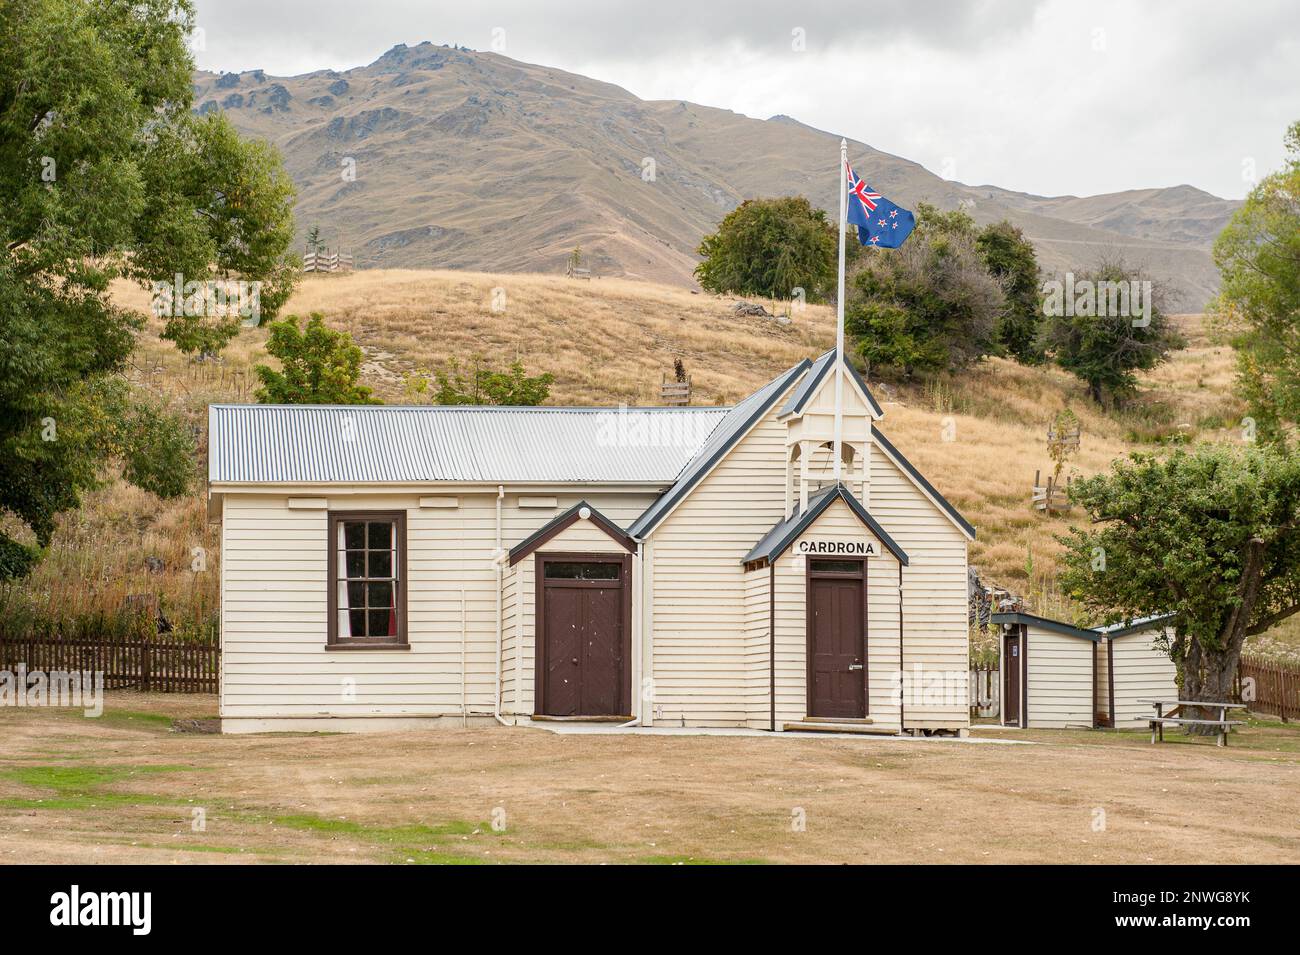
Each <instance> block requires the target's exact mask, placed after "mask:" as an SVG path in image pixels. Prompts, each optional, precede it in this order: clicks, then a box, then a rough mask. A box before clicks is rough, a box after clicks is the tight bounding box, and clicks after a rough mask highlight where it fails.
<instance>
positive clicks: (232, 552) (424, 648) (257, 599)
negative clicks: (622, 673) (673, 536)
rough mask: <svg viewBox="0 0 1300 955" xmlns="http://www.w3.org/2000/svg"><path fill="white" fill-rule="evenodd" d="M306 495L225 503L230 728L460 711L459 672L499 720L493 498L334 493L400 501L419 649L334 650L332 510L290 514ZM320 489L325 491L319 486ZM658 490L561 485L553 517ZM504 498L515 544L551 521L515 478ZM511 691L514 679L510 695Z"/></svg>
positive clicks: (391, 504)
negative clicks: (431, 503) (329, 577)
mask: <svg viewBox="0 0 1300 955" xmlns="http://www.w3.org/2000/svg"><path fill="white" fill-rule="evenodd" d="M349 492H351V493H349ZM304 493H305V492H303V491H302V490H301V489H294V488H286V489H283V490H280V489H277V491H276V493H274V494H258V493H240V494H227V495H226V496H225V498H224V502H223V520H222V554H221V561H222V581H223V585H222V681H221V683H222V686H221V714H222V716H223V718H224V720H225V723H224V725H225V728H226V729H227V730H235V731H238V730H239V729H241V728H243V729H264V728H268V726H267V725H266V724H261V723H257V722H254V721H259V720H261V721H265V720H274V719H277V718H293V717H300V718H301V717H308V718H310V717H336V718H375V717H394V718H400V717H427V716H456V717H460V716H461V715H463V711H462V708H461V701H462V673H463V678H464V691H463V692H464V699H465V701H466V704H467V710H468V713H469V714H470V715H480V716H483V715H490V714H491V713H492V709H493V705H494V701H495V682H496V614H497V589H496V588H497V576H496V575H497V571H496V568H495V567H494V566H493V563H492V557H493V554H494V551H495V548H496V495H495V494H494V493H474V492H465V491H461V492H460V493H459V505H460V506H459V507H456V508H425V509H421V508H420V507H419V498H420V496H421V494H420V493H419V492H418V491H411V492H407V493H375V492H373V491H372V490H370V489H366V488H330V489H329V491H328V493H327V494H326V496H327V497H328V501H329V507H330V508H331V509H333V510H404V511H405V512H406V537H407V555H406V556H407V565H408V566H407V568H406V574H405V577H404V583H405V585H406V587H407V625H408V630H409V642H410V649H409V650H347V651H335V650H326V649H325V644H326V640H327V621H326V616H327V597H326V593H327V591H326V574H327V565H326V561H327V552H326V547H327V542H326V533H327V531H326V528H327V511H325V510H319V509H318V510H291V509H290V508H289V506H288V498H289V497H291V496H294V497H298V496H303V495H304ZM313 493H314V495H315V496H321V491H320V489H316V490H315V491H314V492H313ZM531 493H532V492H531V491H530V494H531ZM653 497H654V495H653V494H649V493H637V494H619V493H597V494H581V495H580V494H576V493H573V492H572V491H564V492H560V493H559V494H558V500H557V512H558V511H560V510H563V509H565V508H567V507H570V506H572V505H573V504H576V503H577V502H578V501H579V500H587V501H588V502H589V503H590V504H591V505H592V506H593V507H595V508H597V509H598V510H600V511H601V512H602V513H603V514H605V515H606V516H607V517H609V519H610V520H612V521H614V522H616V523H619V524H624V525H625V524H627V523H629V522H630V521H631V520H632V519H633V518H635V516H636V515H637V514H639V513H641V511H642V510H644V509H645V507H646V506H648V504H649V502H650V501H651V500H652V499H653ZM502 505H503V506H502V539H503V546H504V547H505V548H507V549H508V548H510V547H512V546H514V545H515V544H517V543H518V542H519V541H521V540H522V539H524V538H525V537H527V536H528V535H529V534H531V533H532V532H533V531H535V530H537V529H538V527H540V526H541V525H543V524H545V523H546V522H547V521H549V520H550V519H551V518H552V517H553V516H554V513H552V512H551V511H548V510H546V509H538V508H524V509H520V508H519V507H518V506H517V495H515V494H513V493H512V492H511V491H510V490H509V487H508V486H507V493H506V498H505V500H504V501H503V502H502ZM602 536H603V535H602ZM605 539H606V540H608V539H609V538H605ZM509 572H510V569H509V568H507V569H506V574H507V580H508V578H509ZM462 597H463V612H462ZM505 599H506V596H505V593H504V590H503V601H504V600H505ZM503 609H504V608H503ZM508 635H509V634H507V636H508ZM462 653H463V656H464V661H465V666H464V669H463V671H462V666H461V661H462ZM514 662H515V661H514V658H513V657H511V659H510V660H509V663H508V665H504V672H503V678H504V677H506V676H507V675H508V676H509V678H510V679H511V681H513V680H514V678H515V677H514V674H515V667H514ZM503 664H504V661H503ZM525 683H526V684H527V681H525ZM509 690H513V682H512V683H511V685H510V686H509V688H508V692H507V694H506V700H507V702H509V701H510V700H511V696H510V693H509ZM240 721H246V725H243V726H241V723H240Z"/></svg>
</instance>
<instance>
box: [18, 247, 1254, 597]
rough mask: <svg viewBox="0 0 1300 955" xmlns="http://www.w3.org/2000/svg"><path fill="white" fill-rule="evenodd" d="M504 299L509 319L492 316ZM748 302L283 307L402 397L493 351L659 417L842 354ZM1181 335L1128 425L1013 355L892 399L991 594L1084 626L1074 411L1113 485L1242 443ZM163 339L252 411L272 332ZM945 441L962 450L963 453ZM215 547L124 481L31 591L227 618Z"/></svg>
mask: <svg viewBox="0 0 1300 955" xmlns="http://www.w3.org/2000/svg"><path fill="white" fill-rule="evenodd" d="M498 288H499V289H503V290H504V294H505V308H504V310H503V311H494V310H493V308H492V302H493V290H494V289H498ZM115 295H116V297H117V299H118V301H119V302H121V303H122V304H124V305H127V306H130V307H134V308H137V309H139V310H141V311H144V310H146V309H147V307H148V294H147V293H146V292H145V291H143V290H141V289H139V288H136V287H133V286H127V285H119V286H118V287H117V288H116V289H115ZM733 301H734V299H733V298H730V297H717V296H711V295H704V294H692V293H690V292H688V291H686V290H683V289H678V288H674V287H669V286H658V285H652V284H648V283H639V282H633V281H628V280H620V279H598V280H592V281H587V282H584V281H573V280H569V279H565V278H561V277H554V276H546V275H491V274H485V273H462V272H416V271H394V270H385V271H363V272H357V273H353V274H350V275H333V276H308V277H306V279H305V281H304V282H303V284H302V286H301V288H300V289H299V290H298V292H297V293H296V294H295V295H294V297H293V298H292V299H291V300H290V302H289V303H288V305H287V307H286V309H285V312H284V313H285V314H298V315H306V314H307V313H309V312H312V311H320V312H323V313H324V314H325V316H326V320H327V322H328V323H329V324H330V325H332V326H335V327H339V328H345V329H347V330H348V331H349V332H351V334H352V335H353V336H354V338H355V339H356V340H357V342H358V343H359V344H360V345H361V346H362V348H363V349H364V350H365V352H366V355H367V363H366V365H365V368H364V378H365V380H366V383H368V384H370V385H372V386H373V387H374V388H375V389H376V392H377V394H378V395H379V396H380V397H382V398H383V399H384V400H386V401H389V402H404V401H408V400H410V399H409V397H408V396H407V394H406V392H405V388H404V380H405V377H406V375H408V374H409V373H411V372H413V371H415V370H417V369H421V368H425V369H428V368H433V367H435V366H437V365H438V364H439V363H440V362H442V361H445V360H446V359H448V358H450V357H460V358H465V357H467V356H469V355H471V354H474V353H481V354H484V355H486V356H489V357H493V358H495V359H498V360H512V359H514V358H515V357H519V358H520V359H522V360H523V362H524V364H525V366H526V367H527V370H528V372H529V373H530V374H537V373H539V372H543V371H549V372H552V373H553V374H554V375H555V376H556V381H555V384H554V386H553V387H552V391H551V399H550V403H552V404H577V405H591V404H613V403H617V402H620V401H626V402H628V403H629V404H653V403H655V402H656V401H657V392H658V386H659V383H660V380H661V377H662V375H663V374H664V373H665V372H668V373H671V370H672V364H673V360H674V358H681V359H682V360H683V361H684V362H685V364H686V367H687V369H688V371H689V372H690V374H691V375H692V378H693V382H694V386H695V395H696V403H697V404H712V403H730V402H734V401H736V400H737V399H739V398H741V397H743V396H745V395H747V394H749V393H750V392H752V391H753V390H754V389H756V388H757V387H758V386H760V385H761V384H763V383H764V382H766V381H768V380H770V379H771V378H772V377H774V376H775V375H776V374H778V373H779V372H780V371H782V370H784V369H786V368H788V367H789V366H790V365H792V364H794V363H795V362H796V361H798V360H799V359H801V358H805V357H810V356H814V355H816V354H818V353H820V352H821V351H823V350H825V349H826V348H827V347H829V346H830V344H832V342H833V337H834V313H833V311H832V310H831V309H829V308H826V307H824V306H808V307H806V308H805V309H803V310H802V311H800V312H797V313H796V314H795V315H794V320H793V321H792V322H791V323H790V324H789V325H785V326H782V325H779V324H777V323H776V322H774V321H772V320H771V319H758V318H740V317H737V316H735V315H734V314H733V313H732V310H731V305H732V303H733ZM768 304H769V308H770V309H771V310H774V311H780V310H782V309H783V308H784V307H785V306H781V305H774V304H773V303H768ZM1179 321H1180V322H1181V324H1182V326H1183V328H1184V332H1185V334H1186V335H1187V337H1188V340H1189V347H1188V348H1187V349H1185V350H1183V351H1180V352H1178V353H1176V354H1175V355H1174V356H1173V357H1172V359H1171V361H1170V362H1168V363H1167V364H1166V365H1163V366H1161V367H1160V368H1159V369H1157V370H1156V371H1155V372H1153V373H1151V374H1149V375H1146V376H1145V377H1144V378H1143V381H1142V392H1141V394H1140V396H1139V397H1138V399H1137V400H1136V401H1135V403H1134V405H1133V406H1132V407H1131V408H1130V409H1129V410H1127V411H1125V412H1122V413H1119V414H1115V413H1104V412H1102V411H1101V410H1099V409H1097V408H1095V407H1094V406H1093V405H1092V404H1091V403H1090V402H1089V400H1088V399H1087V396H1086V394H1085V392H1084V389H1083V387H1082V385H1081V384H1080V383H1079V382H1078V381H1076V380H1075V379H1074V378H1072V377H1071V376H1069V375H1068V374H1066V373H1065V372H1062V371H1060V370H1059V369H1055V368H1026V367H1023V366H1020V365H1017V364H1015V363H1013V362H1009V361H1005V360H1001V359H992V360H989V361H987V362H985V363H983V364H982V365H980V366H979V367H977V368H975V369H973V370H971V371H969V372H967V373H965V374H964V375H962V376H960V377H959V378H955V379H953V380H950V381H945V382H939V383H934V384H931V385H929V386H915V387H905V388H890V387H886V386H879V388H878V395H879V397H880V398H881V399H882V403H883V405H884V407H885V411H886V417H885V420H884V422H883V430H884V431H885V433H886V434H887V435H889V437H890V438H891V439H892V440H893V441H894V442H895V443H896V444H897V445H898V446H899V447H900V448H901V449H902V450H903V452H904V453H905V454H907V455H908V457H909V458H910V459H911V460H912V461H913V463H915V464H916V466H917V467H918V468H919V469H920V470H921V471H922V472H923V473H924V474H925V475H926V476H927V477H928V478H929V479H930V480H931V481H932V482H933V483H934V484H935V486H936V487H938V488H939V490H940V491H942V492H943V493H944V495H946V496H947V497H948V499H949V500H951V501H952V502H953V503H954V504H955V505H956V506H957V507H958V509H960V510H961V511H962V513H963V514H965V515H966V517H967V518H968V519H969V520H970V521H971V522H972V523H973V524H975V526H976V527H977V529H978V531H979V539H978V540H977V541H976V543H975V544H974V545H973V546H972V548H971V563H972V565H973V566H974V567H975V568H976V569H977V570H978V571H979V573H980V574H981V576H982V577H983V578H984V579H985V581H986V582H990V583H994V584H998V585H1001V586H1004V587H1007V588H1009V589H1011V590H1013V591H1015V592H1018V593H1022V594H1025V595H1026V596H1027V597H1028V598H1029V601H1030V604H1031V606H1032V607H1034V608H1035V609H1037V610H1039V612H1044V613H1059V614H1069V613H1070V608H1069V607H1068V605H1066V603H1065V602H1064V601H1063V600H1062V599H1061V598H1060V597H1059V595H1058V594H1057V593H1056V590H1055V586H1054V577H1055V559H1056V556H1057V554H1058V553H1059V544H1057V542H1056V540H1055V536H1056V535H1058V534H1060V533H1063V532H1064V529H1065V528H1066V527H1068V526H1069V525H1070V524H1071V523H1072V522H1079V521H1081V520H1082V519H1083V518H1082V515H1079V514H1077V513H1076V514H1074V515H1072V516H1070V517H1069V518H1060V517H1056V518H1049V517H1045V516H1044V515H1042V514H1040V513H1038V512H1036V511H1034V510H1033V509H1032V508H1031V506H1030V504H1029V494H1030V486H1031V484H1032V482H1033V478H1034V472H1035V470H1038V469H1041V470H1042V471H1043V472H1044V474H1046V472H1047V471H1048V470H1049V469H1050V468H1051V461H1050V459H1049V457H1048V454H1047V442H1046V431H1047V427H1048V424H1049V423H1050V421H1051V419H1052V417H1053V416H1054V415H1055V413H1056V412H1057V411H1058V410H1060V409H1061V408H1065V407H1067V406H1068V407H1070V408H1071V409H1072V410H1073V411H1074V412H1075V413H1076V414H1077V415H1078V417H1079V419H1080V422H1081V425H1082V429H1083V440H1082V447H1081V449H1080V452H1079V454H1078V455H1077V457H1076V458H1075V459H1074V460H1073V461H1071V462H1070V465H1069V467H1068V468H1067V472H1068V473H1073V474H1076V475H1088V474H1094V473H1097V472H1099V471H1103V470H1105V469H1107V468H1109V466H1110V463H1111V461H1112V460H1114V459H1115V458H1117V457H1119V456H1122V455H1124V454H1126V453H1127V452H1129V451H1132V450H1135V449H1139V448H1145V449H1148V450H1150V449H1155V448H1157V447H1159V446H1160V445H1158V444H1155V443H1152V442H1153V440H1155V439H1168V438H1169V437H1171V436H1176V435H1181V436H1182V437H1183V438H1185V439H1186V440H1189V441H1198V440H1228V441H1232V440H1238V439H1239V433H1238V431H1237V423H1238V422H1239V421H1240V417H1241V408H1240V405H1239V403H1238V402H1237V401H1236V399H1235V398H1233V397H1232V394H1231V390H1230V386H1231V379H1232V356H1231V353H1230V351H1229V349H1227V348H1226V347H1224V346H1220V345H1216V344H1214V343H1213V342H1212V341H1211V340H1210V339H1209V338H1208V336H1207V334H1206V332H1205V330H1204V328H1203V325H1202V321H1201V317H1200V316H1182V317H1180V319H1179ZM157 330H158V326H157V323H156V322H154V321H153V320H151V322H150V327H149V329H148V331H147V332H146V333H144V334H142V335H141V337H140V344H139V349H138V354H137V357H136V362H137V366H138V367H139V368H140V369H143V371H140V372H136V373H135V377H136V378H137V380H138V381H139V383H140V386H141V387H142V388H146V389H149V390H151V391H153V392H156V393H159V394H162V395H165V396H166V397H167V399H168V400H169V401H171V402H173V403H174V404H175V405H177V406H178V407H180V408H182V409H184V410H186V411H187V412H188V413H189V414H190V415H192V416H193V418H194V420H195V421H196V422H201V421H202V420H204V409H205V408H206V406H207V404H208V403H209V402H211V401H230V400H238V401H251V400H253V397H252V394H253V391H254V390H255V387H256V385H255V382H254V381H253V375H252V372H251V368H252V366H253V365H254V364H256V363H258V362H262V361H266V360H267V357H266V355H265V351H264V343H265V340H266V331H265V329H264V328H255V329H245V330H244V331H243V332H242V333H241V334H240V336H239V338H238V339H236V341H235V342H234V343H232V345H231V346H230V348H229V349H228V351H227V352H226V354H225V356H224V360H223V361H222V363H220V364H211V363H209V364H202V365H196V364H194V363H192V362H190V361H189V360H187V359H185V358H184V357H183V356H181V355H180V354H179V353H177V352H176V350H175V348H173V347H172V346H171V345H170V343H167V342H162V341H160V340H159V339H158V338H157V334H156V333H157ZM948 419H951V421H950V422H949V420H948ZM948 424H951V427H947V428H946V426H947V425H948ZM945 430H947V432H948V433H949V434H950V435H951V436H952V438H953V440H951V441H945V440H944V434H945ZM196 546H202V547H205V548H207V549H208V559H209V565H210V566H211V567H215V566H217V564H216V560H217V555H216V543H215V535H214V533H213V529H212V528H210V527H209V526H208V525H207V524H206V519H205V517H204V512H203V493H202V490H201V488H196V491H195V495H194V496H193V497H192V498H189V499H186V500H183V501H178V502H170V503H168V502H164V503H161V504H160V503H159V502H157V501H156V500H154V499H152V498H150V497H149V496H148V495H145V494H143V493H141V492H138V491H134V490H132V489H130V488H127V487H125V486H124V485H122V484H121V483H120V482H119V483H114V484H112V485H110V486H109V487H108V488H106V489H104V490H103V491H100V492H98V493H96V494H95V495H93V496H92V497H91V499H90V501H89V502H88V506H87V508H86V509H85V510H84V511H83V512H81V513H80V514H70V515H67V516H66V517H65V520H64V525H63V528H62V530H61V531H60V533H59V535H58V538H57V539H56V541H55V545H54V548H53V552H52V554H51V555H50V558H49V559H48V560H47V561H46V562H45V564H44V565H43V566H42V567H41V568H40V570H39V571H38V572H37V574H36V576H35V577H34V578H33V580H32V582H31V586H32V587H33V588H34V589H35V590H36V591H39V592H50V593H56V592H58V591H59V589H60V588H61V587H68V586H71V587H73V588H74V589H75V583H74V584H72V585H68V584H67V583H66V582H67V581H70V580H71V581H74V582H75V581H77V580H82V579H89V580H92V581H94V582H95V586H96V587H99V588H102V589H103V590H105V592H106V593H108V592H110V591H111V593H117V592H118V591H125V592H162V593H163V594H164V595H165V596H166V598H167V599H168V600H169V602H171V603H173V604H175V603H183V602H184V601H185V600H186V599H188V598H189V597H191V596H192V595H194V594H200V593H201V594H203V595H204V601H205V603H206V604H207V605H209V606H210V605H211V601H212V598H213V597H215V581H214V580H212V577H213V576H214V575H212V574H208V575H206V576H204V575H202V574H195V573H193V572H192V571H191V570H190V569H189V568H190V563H191V550H192V548H193V547H196ZM149 555H156V556H160V557H162V558H163V559H164V560H165V561H166V563H167V567H168V570H167V572H166V573H165V574H163V575H161V576H152V575H149V574H148V573H147V571H146V569H145V564H144V558H145V557H146V556H149Z"/></svg>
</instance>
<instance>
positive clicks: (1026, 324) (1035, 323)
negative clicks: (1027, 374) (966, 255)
mask: <svg viewBox="0 0 1300 955" xmlns="http://www.w3.org/2000/svg"><path fill="white" fill-rule="evenodd" d="M975 246H976V248H978V249H979V252H980V256H981V257H982V258H983V259H984V265H985V267H986V268H987V269H988V270H989V274H991V275H992V276H993V277H994V278H995V279H997V280H998V282H999V283H1000V284H1001V285H1002V293H1003V295H1004V296H1005V299H1006V301H1005V304H1004V305H1003V307H1002V314H1001V315H999V316H998V323H997V340H998V344H999V345H1000V346H1001V348H1002V350H1003V351H1004V352H1005V353H1006V354H1008V355H1010V356H1011V357H1012V358H1014V359H1015V360H1016V361H1018V362H1020V363H1021V364H1023V365H1036V364H1038V363H1040V362H1041V361H1042V360H1043V352H1042V347H1041V346H1040V345H1039V341H1038V337H1039V328H1040V326H1041V325H1042V320H1043V306H1042V298H1041V296H1040V295H1039V292H1038V256H1037V255H1036V254H1035V253H1034V245H1033V243H1032V242H1030V241H1029V240H1028V239H1026V238H1025V234H1024V233H1023V232H1021V231H1020V230H1019V229H1017V228H1016V227H1015V226H1013V225H1012V224H1011V223H1010V222H1008V221H1006V220H1005V219H1004V220H1002V221H1001V222H996V223H993V224H991V225H987V226H985V227H984V228H983V229H981V230H980V233H979V237H978V238H977V239H976V240H975Z"/></svg>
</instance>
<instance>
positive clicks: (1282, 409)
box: [1213, 122, 1300, 440]
mask: <svg viewBox="0 0 1300 955" xmlns="http://www.w3.org/2000/svg"><path fill="white" fill-rule="evenodd" d="M1286 146H1287V159H1286V163H1285V165H1284V166H1283V168H1282V169H1281V170H1279V171H1278V172H1275V173H1273V174H1272V175H1269V176H1266V177H1265V178H1264V179H1263V180H1261V182H1260V183H1259V185H1257V186H1256V187H1255V188H1254V189H1252V190H1251V192H1250V195H1249V196H1247V197H1246V201H1245V203H1244V204H1243V205H1242V206H1241V208H1240V209H1238V210H1237V211H1236V213H1235V214H1234V215H1233V217H1232V220H1231V221H1230V222H1229V223H1228V225H1227V226H1226V227H1225V228H1224V230H1223V231H1222V232H1221V233H1219V237H1218V238H1217V239H1216V240H1215V243H1214V261H1215V264H1216V265H1218V267H1219V274H1220V276H1221V279H1222V284H1221V286H1220V292H1219V297H1218V299H1217V300H1216V301H1215V303H1214V306H1213V310H1214V312H1215V314H1216V317H1217V318H1218V320H1219V321H1220V323H1221V324H1222V325H1223V326H1224V327H1225V328H1226V329H1227V331H1228V333H1229V339H1230V341H1231V343H1232V345H1233V347H1234V348H1235V349H1236V350H1237V382H1238V390H1239V392H1240V393H1241V395H1242V397H1243V398H1245V400H1246V402H1247V406H1248V413H1249V414H1250V415H1251V416H1252V417H1253V418H1254V419H1255V422H1256V427H1257V432H1258V434H1259V436H1260V437H1262V438H1265V439H1271V440H1278V439H1280V438H1282V437H1283V436H1284V434H1285V431H1286V430H1287V429H1288V428H1289V427H1294V426H1295V424H1296V423H1297V422H1300V122H1296V123H1294V124H1292V126H1291V128H1290V129H1289V130H1288V131H1287V136H1286Z"/></svg>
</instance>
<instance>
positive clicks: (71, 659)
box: [0, 634, 221, 693]
mask: <svg viewBox="0 0 1300 955" xmlns="http://www.w3.org/2000/svg"><path fill="white" fill-rule="evenodd" d="M19 664H25V665H26V667H27V671H28V672H29V673H30V672H31V671H33V670H44V671H50V670H68V671H70V670H82V671H85V670H89V671H92V672H103V674H104V687H105V689H114V690H124V689H129V690H148V691H154V692H161V693H216V692H217V685H218V674H219V673H220V670H221V646H220V644H219V643H218V642H217V639H216V637H215V636H213V637H211V638H203V639H199V640H194V641H184V642H182V641H178V640H175V639H174V638H171V637H170V635H169V634H159V635H158V636H145V637H141V636H135V635H132V636H108V635H105V636H102V637H93V638H87V637H66V636H64V635H62V634H53V635H41V636H19V637H13V636H5V635H3V634H0V670H17V668H18V666H19Z"/></svg>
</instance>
